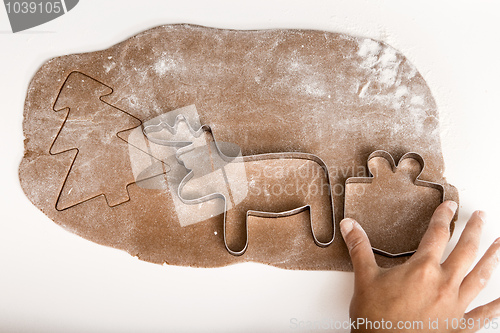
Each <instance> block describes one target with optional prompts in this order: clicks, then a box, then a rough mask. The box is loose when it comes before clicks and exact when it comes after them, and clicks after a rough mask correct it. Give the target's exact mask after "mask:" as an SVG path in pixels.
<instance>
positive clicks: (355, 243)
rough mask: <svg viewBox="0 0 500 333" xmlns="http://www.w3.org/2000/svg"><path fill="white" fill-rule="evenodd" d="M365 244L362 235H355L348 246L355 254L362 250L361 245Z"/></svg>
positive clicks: (350, 251) (351, 252)
mask: <svg viewBox="0 0 500 333" xmlns="http://www.w3.org/2000/svg"><path fill="white" fill-rule="evenodd" d="M362 245H363V238H362V237H357V236H356V237H353V238H352V239H350V240H349V244H348V248H349V253H350V254H351V255H353V254H354V255H355V254H356V253H358V252H359V251H360V250H361V247H362Z"/></svg>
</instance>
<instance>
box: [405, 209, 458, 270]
mask: <svg viewBox="0 0 500 333" xmlns="http://www.w3.org/2000/svg"><path fill="white" fill-rule="evenodd" d="M457 207H458V205H457V203H456V202H454V201H445V202H443V203H442V204H440V205H439V206H438V207H437V208H436V210H435V211H434V214H432V217H431V221H430V223H429V227H428V228H427V231H426V232H425V234H424V237H422V240H421V241H420V245H419V246H418V249H417V252H416V253H415V254H414V255H413V257H417V258H418V257H428V258H429V259H431V260H434V261H437V262H438V263H440V262H441V258H442V257H443V253H444V248H445V247H446V244H447V243H448V241H449V239H450V223H451V220H452V219H453V216H454V215H455V212H456V211H457Z"/></svg>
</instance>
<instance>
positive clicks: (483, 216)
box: [476, 210, 486, 222]
mask: <svg viewBox="0 0 500 333" xmlns="http://www.w3.org/2000/svg"><path fill="white" fill-rule="evenodd" d="M476 215H477V216H479V218H480V219H481V220H483V222H486V213H485V212H483V211H482V210H476Z"/></svg>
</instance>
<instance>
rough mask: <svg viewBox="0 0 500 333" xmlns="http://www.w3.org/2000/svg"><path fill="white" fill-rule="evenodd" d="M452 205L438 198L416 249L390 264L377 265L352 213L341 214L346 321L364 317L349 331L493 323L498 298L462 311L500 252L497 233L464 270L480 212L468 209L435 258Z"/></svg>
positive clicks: (467, 328)
mask: <svg viewBox="0 0 500 333" xmlns="http://www.w3.org/2000/svg"><path fill="white" fill-rule="evenodd" d="M456 209H457V204H456V203H455V202H453V201H446V202H444V203H442V204H441V205H440V206H439V207H438V208H437V209H436V211H435V212H434V215H433V216H432V219H431V221H430V224H429V227H428V229H427V232H426V233H425V235H424V237H423V238H422V241H421V242H420V245H419V247H418V250H417V252H416V253H415V254H414V255H413V256H412V257H411V258H410V259H408V261H407V262H405V263H404V264H402V265H399V266H396V267H393V268H390V269H383V268H380V267H378V265H377V263H376V262H375V257H374V254H373V251H372V248H371V245H370V242H369V240H368V237H367V236H366V234H365V232H364V231H363V229H362V228H361V226H360V225H359V224H358V223H357V222H355V221H354V220H352V219H344V220H342V222H341V223H340V229H341V232H342V236H343V237H344V240H345V242H346V244H347V247H348V249H349V253H350V255H351V260H352V263H353V267H354V279H355V282H354V295H353V297H352V300H351V306H350V310H349V314H350V317H351V321H352V322H354V323H362V322H363V320H364V322H365V324H362V325H359V326H354V327H355V328H354V329H353V330H352V332H370V333H372V332H405V333H406V332H408V333H409V332H419V333H426V332H439V333H446V332H476V331H478V330H479V329H480V328H481V327H482V326H483V325H490V326H491V327H492V328H495V327H494V326H493V325H495V324H496V325H498V323H497V322H496V321H494V318H495V317H498V316H500V298H497V299H496V300H494V301H492V302H491V303H488V304H486V305H483V306H480V307H477V308H475V309H473V310H472V311H470V312H468V313H465V311H466V309H467V307H468V305H469V304H470V303H471V302H472V300H473V299H474V298H475V297H476V296H477V295H478V293H479V292H480V291H481V290H482V289H483V288H484V287H485V285H486V283H487V281H488V280H489V278H490V276H491V274H492V272H493V270H494V268H495V267H496V266H497V264H498V262H499V258H500V238H498V239H496V240H495V242H494V243H493V244H492V245H491V246H490V247H489V249H488V250H487V251H486V253H485V254H484V255H483V257H482V258H481V259H480V260H479V262H478V263H477V264H476V266H475V267H474V268H473V269H472V270H471V271H470V272H469V273H468V274H467V272H468V270H469V268H470V266H471V265H472V264H473V262H474V260H475V258H476V255H477V252H478V246H479V239H480V236H481V229H482V226H483V223H484V213H483V212H481V211H476V212H474V213H473V214H472V216H471V218H470V219H469V221H468V222H467V225H466V227H465V229H464V231H463V233H462V235H461V237H460V239H459V241H458V243H457V245H456V246H455V248H454V250H453V251H452V253H451V254H450V255H449V257H448V258H447V259H446V261H444V262H443V263H442V264H441V258H442V256H443V252H444V249H445V247H446V244H447V243H448V240H449V238H450V222H451V220H452V218H453V216H454V214H455V211H456ZM369 321H370V322H371V323H372V325H371V327H370V325H369ZM383 323H385V326H382V324H383ZM398 324H399V327H397V326H398ZM436 325H437V326H436ZM377 326H378V329H377ZM403 326H405V327H403ZM391 327H392V328H391ZM496 329H497V330H498V329H500V327H498V326H497V328H496ZM495 331H496V330H495Z"/></svg>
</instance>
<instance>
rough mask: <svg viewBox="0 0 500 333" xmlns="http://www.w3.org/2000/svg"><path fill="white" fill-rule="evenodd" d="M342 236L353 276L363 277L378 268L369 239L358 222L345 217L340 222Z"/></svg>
mask: <svg viewBox="0 0 500 333" xmlns="http://www.w3.org/2000/svg"><path fill="white" fill-rule="evenodd" d="M340 231H341V233H342V237H343V238H344V241H345V243H346V245H347V248H348V249H349V254H350V255H351V261H352V265H353V268H354V275H355V277H359V278H365V277H366V276H367V275H368V274H370V275H373V274H375V272H377V271H378V270H379V267H378V265H377V262H376V261H375V256H374V255H373V250H372V246H371V244H370V240H369V239H368V236H367V235H366V233H365V231H364V230H363V228H361V226H360V225H359V223H358V222H356V221H354V220H353V219H350V218H346V219H343V220H342V221H341V222H340Z"/></svg>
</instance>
